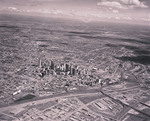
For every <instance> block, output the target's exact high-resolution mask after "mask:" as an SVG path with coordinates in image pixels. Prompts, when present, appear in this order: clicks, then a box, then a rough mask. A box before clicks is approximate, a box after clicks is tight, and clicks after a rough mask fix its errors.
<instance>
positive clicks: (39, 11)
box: [0, 0, 150, 24]
mask: <svg viewBox="0 0 150 121" xmlns="http://www.w3.org/2000/svg"><path fill="white" fill-rule="evenodd" d="M0 11H1V12H11V13H20V14H31V15H32V14H33V15H44V16H45V15H46V16H56V17H70V18H79V19H83V20H110V21H129V22H131V21H132V22H133V21H134V22H135V21H138V22H147V23H148V24H149V22H150V0H0Z"/></svg>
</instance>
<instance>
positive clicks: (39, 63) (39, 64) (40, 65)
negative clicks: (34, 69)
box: [38, 59, 42, 68]
mask: <svg viewBox="0 0 150 121" xmlns="http://www.w3.org/2000/svg"><path fill="white" fill-rule="evenodd" d="M38 66H39V68H41V67H42V62H41V59H39V62H38Z"/></svg>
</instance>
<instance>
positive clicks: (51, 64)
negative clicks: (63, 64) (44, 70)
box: [50, 61, 55, 69]
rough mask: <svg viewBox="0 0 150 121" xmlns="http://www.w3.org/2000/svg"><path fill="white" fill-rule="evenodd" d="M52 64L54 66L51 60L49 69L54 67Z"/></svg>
mask: <svg viewBox="0 0 150 121" xmlns="http://www.w3.org/2000/svg"><path fill="white" fill-rule="evenodd" d="M54 66H55V65H54V62H53V61H51V66H50V68H51V69H54Z"/></svg>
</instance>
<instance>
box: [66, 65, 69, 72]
mask: <svg viewBox="0 0 150 121" xmlns="http://www.w3.org/2000/svg"><path fill="white" fill-rule="evenodd" d="M65 71H66V72H68V71H69V65H68V64H66V70H65Z"/></svg>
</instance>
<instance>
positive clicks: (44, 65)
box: [37, 59, 88, 77]
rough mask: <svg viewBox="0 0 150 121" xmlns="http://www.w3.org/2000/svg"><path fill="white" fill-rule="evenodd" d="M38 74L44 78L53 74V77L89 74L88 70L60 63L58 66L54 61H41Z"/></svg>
mask: <svg viewBox="0 0 150 121" xmlns="http://www.w3.org/2000/svg"><path fill="white" fill-rule="evenodd" d="M38 67H39V68H38V69H37V72H38V73H39V76H40V77H44V76H45V75H48V74H52V75H66V76H67V75H70V76H75V75H81V74H87V72H88V71H87V70H86V69H83V68H80V67H78V66H77V65H72V64H69V63H60V64H56V63H55V62H54V61H52V60H51V61H50V62H49V61H45V62H42V61H41V59H40V60H39V64H38Z"/></svg>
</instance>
